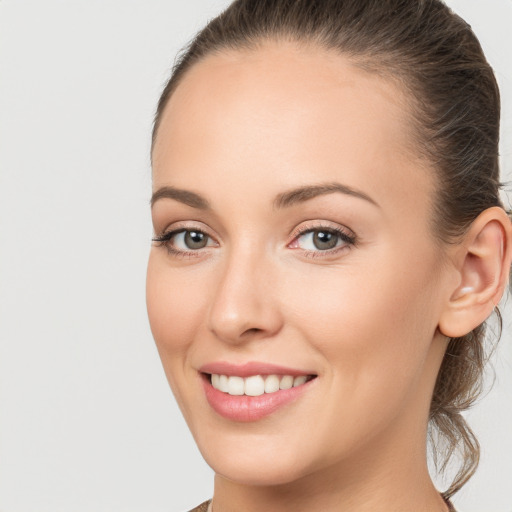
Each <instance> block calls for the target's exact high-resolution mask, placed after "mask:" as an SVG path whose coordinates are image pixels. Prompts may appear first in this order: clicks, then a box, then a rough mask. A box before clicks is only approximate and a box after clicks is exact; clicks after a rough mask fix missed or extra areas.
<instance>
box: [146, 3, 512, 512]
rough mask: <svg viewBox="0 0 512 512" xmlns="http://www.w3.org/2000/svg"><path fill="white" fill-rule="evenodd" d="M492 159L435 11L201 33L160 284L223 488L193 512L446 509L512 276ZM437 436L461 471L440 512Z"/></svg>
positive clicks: (161, 328) (485, 109)
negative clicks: (488, 333)
mask: <svg viewBox="0 0 512 512" xmlns="http://www.w3.org/2000/svg"><path fill="white" fill-rule="evenodd" d="M498 137H499V92H498V88H497V85H496V81H495V79H494V75H493V73H492V70H491V68H490V67H489V65H488V64H487V62H486V60H485V57H484V56H483V54H482V51H481V48H480V45H479V43H478V41H477V40H476V38H475V36H474V35H473V33H472V32H471V29H470V28H469V26H468V25H467V24H465V23H464V22H463V21H462V20H461V19H460V18H458V17H457V16H455V15H454V14H453V13H452V12H451V11H450V10H449V9H448V8H447V7H446V6H445V5H444V4H443V3H441V2H440V1H439V0H407V1H405V0H385V1H382V0H379V1H376V0H357V1H356V0H324V1H321V0H297V1H293V2H292V1H288V0H257V1H256V0H239V1H236V2H234V3H233V4H232V5H231V6H230V7H229V8H228V9H227V10H226V11H225V12H224V13H223V14H221V15H220V16H218V17H217V18H215V19H214V20H212V21H211V22H210V23H209V24H208V26H207V27H206V28H205V29H204V30H203V31H202V32H200V33H199V34H198V36H197V37H196V38H195V40H194V41H193V42H192V44H191V45H190V46H189V47H188V48H187V50H186V52H185V53H184V54H183V55H182V56H181V59H180V60H179V61H178V63H177V65H176V66H175V68H174V70H173V75H172V77H171V79H170V81H169V83H168V84H167V86H166V88H165V90H164V92H163V93H162V96H161V98H160V102H159V105H158V109H157V114H156V118H155V127H154V132H153V148H152V162H153V197H152V217H153V225H154V229H155V238H154V245H153V247H152V250H151V255H150V260H149V266H148V280H147V304H148V312H149V318H150V323H151V328H152V332H153V335H154V338H155V341H156V343H157V347H158V350H159V353H160V357H161V359H162V362H163V366H164V369H165V372H166V375H167V378H168V380H169V383H170V385H171V388H172V389H173V392H174V394H175V396H176V399H177V401H178V403H179V405H180V408H181V410H182V412H183V414H184V417H185V419H186V421H187V423H188V425H189V427H190V429H191V432H192V434H193V436H194V438H195V440H196V442H197V444H198V446H199V449H200V450H201V453H202V454H203V456H204V458H205V459H206V461H207V462H208V464H209V465H210V466H211V467H212V468H213V469H214V471H215V473H216V476H215V489H214V498H213V502H207V503H205V504H203V505H201V506H200V507H198V508H197V510H207V509H208V510H213V511H214V512H228V511H241V510H243V511H247V512H252V511H259V510H272V511H274V510H276V511H292V510H293V511H303V510H304V511H306V510H308V511H310V510H321V511H326V512H329V511H338V510H344V511H373V512H375V511H412V510H414V511H416V512H420V511H428V512H432V511H446V510H452V509H453V508H452V505H451V504H450V502H449V498H450V496H452V495H453V494H454V493H455V492H456V491H457V490H459V489H460V488H461V486H462V485H463V484H464V483H465V482H466V481H467V480H468V479H469V478H470V476H471V475H472V474H473V472H474V471H475V469H476V465H477V463H478V443H477V441H476V439H475V438H474V436H473V434H472V432H471V430H470V429H469V427H468V426H467V424H466V423H465V421H464V419H463V417H462V416H461V411H463V410H465V409H467V408H468V407H469V406H470V405H471V403H472V402H473V401H474V399H475V396H476V394H477V390H478V387H479V384H480V379H481V373H482V367H483V361H484V355H483V348H482V343H483V337H484V322H485V320H486V319H487V318H488V317H489V316H490V315H491V314H492V313H493V311H495V310H496V306H497V304H498V303H499V301H500V299H501V297H502V295H503V293H504V291H505V288H506V285H507V280H508V277H509V272H510V266H511V260H512V226H511V222H510V219H509V217H508V216H507V213H506V212H505V210H504V209H503V206H502V204H501V202H500V199H499V187H500V183H499V169H498ZM429 426H430V428H431V430H429ZM429 432H431V433H432V434H433V437H434V438H435V440H436V447H437V450H438V453H439V455H440V456H441V457H443V455H445V456H446V458H445V459H444V462H447V460H448V459H449V458H450V455H451V454H452V453H454V451H456V450H460V451H461V453H462V462H461V466H460V470H459V472H458V474H457V475H456V477H455V479H454V481H453V483H452V485H451V486H450V487H449V489H448V490H446V491H445V492H443V493H442V494H440V493H439V491H438V490H437V489H436V488H435V486H434V484H433V483H432V480H431V478H430V476H429V473H428V469H427V461H426V440H427V436H428V433H429ZM443 446H444V447H445V448H446V450H445V451H443ZM442 465H443V461H441V466H442Z"/></svg>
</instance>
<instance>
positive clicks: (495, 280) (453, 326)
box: [439, 207, 512, 338]
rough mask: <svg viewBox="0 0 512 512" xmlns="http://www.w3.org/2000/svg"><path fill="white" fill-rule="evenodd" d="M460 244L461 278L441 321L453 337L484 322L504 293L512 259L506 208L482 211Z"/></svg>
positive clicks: (443, 329)
mask: <svg viewBox="0 0 512 512" xmlns="http://www.w3.org/2000/svg"><path fill="white" fill-rule="evenodd" d="M459 247H460V251H458V253H457V256H458V257H457V264H456V265H457V268H456V271H457V272H458V274H459V282H458V285H457V287H456V288H455V289H454V290H453V292H452V293H451V296H450V298H449V301H448V303H447V304H446V307H445V308H444V310H443V312H442V314H441V318H440V321H439V330H440V331H441V332H442V333H443V334H444V335H445V336H448V337H450V338H458V337H461V336H464V335H466V334H467V333H469V332H470V331H472V330H473V329H474V328H475V327H477V326H478V325H480V324H481V323H482V322H484V321H485V320H486V319H487V318H488V317H489V315H490V314H491V313H492V311H493V309H494V307H495V306H496V305H497V304H498V303H499V301H500V299H501V296H502V295H503V292H504V290H505V287H506V285H507V282H508V277H509V272H510V265H511V259H512V225H511V222H510V219H509V217H508V216H507V214H506V213H505V211H504V210H503V209H501V208H498V207H493V208H489V209H487V210H485V211H484V212H482V213H481V214H480V215H479V216H478V217H477V218H476V219H475V220H474V222H473V223H472V225H471V227H470V229H469V230H468V232H467V234H466V235H465V237H464V240H463V241H462V242H461V243H460V245H459Z"/></svg>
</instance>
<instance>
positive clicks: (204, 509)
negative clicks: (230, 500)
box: [189, 500, 211, 512]
mask: <svg viewBox="0 0 512 512" xmlns="http://www.w3.org/2000/svg"><path fill="white" fill-rule="evenodd" d="M210 501H211V500H208V501H205V502H204V503H201V505H199V506H197V507H196V508H193V509H192V510H190V511H189V512H208V505H210Z"/></svg>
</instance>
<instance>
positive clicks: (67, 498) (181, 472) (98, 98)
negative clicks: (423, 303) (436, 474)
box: [0, 0, 512, 512]
mask: <svg viewBox="0 0 512 512" xmlns="http://www.w3.org/2000/svg"><path fill="white" fill-rule="evenodd" d="M449 3H450V5H452V6H453V7H454V8H455V9H456V11H458V12H459V13H461V14H462V15H463V17H465V18H466V19H467V20H468V21H469V22H470V23H471V24H472V25H473V27H474V29H475V31H476V33H477V35H479V37H480V38H481V41H482V44H483V46H484V49H485V50H486V52H487V55H488V58H489V59H490V61H491V63H492V64H493V66H494V67H495V69H496V72H497V76H498V79H499V81H500V84H501V87H502V94H503V103H504V110H503V117H504V120H503V121H504V124H503V133H502V140H503V143H502V155H503V168H504V171H505V173H506V176H507V177H508V179H511V178H512V59H511V57H510V52H511V49H512V34H511V27H512V0H486V1H485V2H484V1H483V0H452V1H450V2H449ZM227 4H228V2H227V0H217V1H212V0H188V1H182V0H138V1H135V0H132V1H129V0H72V1H65V0H61V1H59V0H45V1H42V0H1V1H0V229H1V232H0V511H1V512H70V511H71V512H85V511H87V512H90V511H94V512H107V511H108V512H110V511H112V512H114V511H115V512H132V511H133V512H135V511H137V512H141V511H145V512H153V511H155V512H156V511H168V512H172V511H179V510H186V509H188V508H189V507H192V506H193V505H196V504H198V503H199V502H200V501H201V500H203V499H206V498H208V497H210V495H211V493H212V472H211V470H210V469H209V468H208V467H207V466H206V465H205V463H204V462H203V461H202V459H201V457H200V455H199V453H198V451H197V449H196V448H195V445H194V443H193V441H192V438H191V436H190V434H189V433H188V430H187V428H186V426H185V424H184V422H183V420H182V419H181V416H180V413H179V411H178V409H177V407H176V405H175V403H174V400H173V399H172V397H171V393H170V391H169V389H168V386H167V382H166V380H165V378H164V374H163V371H162V369H161V367H160V362H159V359H158V356H157V353H156V350H155V348H154V344H153V341H152V339H151V335H150V332H149V327H148V322H147V319H146V311H145V302H144V278H145V265H146V259H147V254H148V249H149V244H150V238H151V227H150V222H149V208H148V198H149V194H150V170H149V160H148V152H149V134H150V127H151V120H152V115H153V111H154V106H155V104H156V101H157V97H158V94H159V92H160V90H161V87H162V85H163V84H164V82H165V79H166V77H167V76H168V70H169V68H170V65H171V64H172V62H173V59H174V56H175V54H176V52H177V50H178V49H179V48H180V47H181V46H183V45H184V44H185V43H186V42H187V41H188V40H189V38H190V37H191V36H192V34H193V33H194V32H195V31H196V30H197V29H199V28H200V27H201V26H202V25H203V23H204V22H205V21H206V20H207V19H209V18H211V17H212V16H214V15H215V14H216V13H218V12H219V11H220V9H221V8H222V7H224V6H225V5H227ZM506 307H507V308H509V309H510V302H509V303H508V304H507V306H506ZM505 322H506V326H507V332H506V333H505V336H504V337H503V339H502V344H501V348H500V350H499V352H498V354H497V356H498V357H497V362H496V367H497V382H496V385H495V387H494V389H493V391H492V392H491V393H490V394H489V396H488V397H487V398H486V399H485V400H484V401H483V402H482V403H481V405H479V406H478V407H476V408H475V409H474V411H473V412H472V413H471V414H470V415H469V416H470V419H471V424H472V425H473V427H474V428H475V430H476V432H477V433H478V436H479V439H480V440H481V443H482V446H483V460H482V463H481V467H480V469H479V472H478V473H477V475H476V476H475V477H474V478H473V480H472V481H471V483H469V484H468V485H467V487H466V488H465V489H464V490H463V491H462V492H461V493H460V495H459V496H457V498H456V499H455V503H456V504H457V506H459V507H460V509H461V510H463V511H466V512H510V511H512V496H511V483H512V400H511V398H512V339H511V331H512V328H511V323H512V315H511V314H510V313H509V314H507V315H506V318H505Z"/></svg>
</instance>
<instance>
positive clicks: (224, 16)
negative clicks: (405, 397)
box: [153, 0, 502, 497]
mask: <svg viewBox="0 0 512 512" xmlns="http://www.w3.org/2000/svg"><path fill="white" fill-rule="evenodd" d="M283 39H288V40H292V41H297V42H305V43H313V44H315V45H317V46H319V47H321V48H325V49H326V50H330V51H332V50H334V51H338V52H340V53H343V54H344V55H346V56H348V57H349V58H351V59H352V60H353V61H354V63H355V64H356V65H359V66H362V67H364V68H365V69H368V70H370V71H373V72H377V73H379V74H381V75H384V76H385V77H388V78H392V79H395V80H397V81H398V82H399V83H400V85H401V86H402V87H405V88H406V90H407V91H408V92H409V96H410V98H411V100H412V103H413V112H414V116H415V121H416V123H415V124H416V127H417V130H418V133H417V135H418V136H417V141H418V144H419V145H418V147H419V148H420V151H421V153H422V154H423V155H424V156H425V157H426V158H428V160H429V161H430V162H431V163H432V164H433V166H434V168H435V170H436V173H437V183H438V187H437V196H436V198H435V202H434V205H433V207H434V215H433V217H432V221H433V226H435V230H433V231H434V233H435V235H436V236H437V237H438V239H439V240H440V241H443V242H446V243H453V242H456V241H457V240H458V239H459V238H460V237H461V236H462V235H463V234H464V233H465V232H466V230H467V229H468V227H469V225H470V224H471V222H472V221H473V220H474V219H475V218H476V217H477V216H478V215H479V214H480V213H481V212H482V211H483V210H485V209H487V208H489V207H492V206H502V205H501V202H500V199H499V189H500V181H499V164H498V140H499V120H500V98H499V90H498V86H497V83H496V80H495V77H494V74H493V71H492V69H491V67H490V66H489V64H488V63H487V61H486V59H485V56H484V54H483V52H482V49H481V47H480V44H479V42H478V40H477V38H476V37H475V35H474V33H473V32H472V30H471V28H470V26H469V25H468V24H467V23H466V22H464V21H463V20H462V19H461V18H460V17H459V16H457V15H456V14H454V13H453V12H452V11H451V10H450V9H449V8H448V7H447V6H446V5H445V4H444V3H443V2H442V1H440V0H236V1H234V2H233V3H232V4H231V5H230V6H229V7H228V8H227V9H226V10H225V11H224V12H223V13H221V14H220V15H219V16H217V17H216V18H214V19H213V20H211V21H210V22H209V23H208V25H207V26H206V27H205V28H204V29H203V30H202V31H201V32H199V33H198V34H197V36H196V37H195V38H194V40H193V41H192V42H191V43H190V44H189V45H188V47H187V48H185V50H184V52H183V53H182V54H181V56H180V57H179V59H178V60H177V62H176V64H175V66H174V68H173V72H172V75H171V78H170V79H169V81H168V83H167V85H166V87H165V89H164V91H163V93H162V95H161V97H160V101H159V103H158V107H157V111H156V116H155V122H154V128H153V145H154V142H155V139H156V135H157V131H158V127H159V123H160V120H161V118H162V112H163V110H164V108H165V106H166V104H167V102H168V100H169V97H170V96H171V95H172V93H173V91H174V90H175V89H176V87H177V86H178V84H179V83H180V81H181V79H182V78H183V76H184V74H185V73H186V72H187V70H188V69H189V68H190V67H191V66H193V65H194V64H195V63H197V62H198V61H200V60H201V59H203V58H204V57H205V56H207V55H210V54H212V53H215V52H221V51H225V50H251V49H255V48H257V47H258V45H259V44H261V43H262V42H265V41H268V40H274V41H277V40H283ZM484 334H485V325H484V324H482V325H480V326H479V327H477V328H476V329H474V330H473V331H472V332H470V333H469V334H467V335H466V336H463V337H461V338H454V339H451V340H450V342H449V344H448V348H447V351H446V354H445V357H444V360H443V363H442V365H441V368H440V371H439V375H438V378H437V382H436V385H435V389H434V394H433V397H432V402H431V408H430V427H431V429H430V432H431V438H432V439H434V438H435V439H436V448H437V453H436V451H434V455H435V457H434V458H435V460H436V463H437V457H436V455H441V459H440V461H441V462H440V464H439V465H438V468H440V469H441V470H444V469H445V468H446V465H447V463H448V461H449V460H450V459H451V457H452V455H453V454H454V453H455V452H456V451H459V452H460V453H461V454H462V458H461V465H460V467H459V470H458V472H457V474H456V476H455V478H454V480H453V482H452V484H451V486H450V487H449V489H448V490H447V491H446V492H445V493H444V496H445V497H450V496H451V495H453V494H454V493H455V492H456V491H458V490H459V489H460V488H461V487H462V486H463V485H464V484H465V483H466V482H467V480H468V479H469V478H470V477H471V476H472V475H473V473H474V472H475V470H476V467H477V465H478V460H479V453H480V449H479V445H478V441H477V440H476V438H475V436H474V434H473V432H472V431H471V429H470V428H469V426H468V425H467V423H466V421H465V420H464V418H463V417H462V415H461V412H462V411H464V410H466V409H468V408H469V407H470V406H471V405H472V404H473V403H474V402H475V400H476V398H477V397H478V395H479V393H480V391H481V386H482V374H483V368H484V365H485V362H486V356H485V351H484V349H483V340H484Z"/></svg>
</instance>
